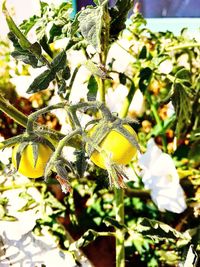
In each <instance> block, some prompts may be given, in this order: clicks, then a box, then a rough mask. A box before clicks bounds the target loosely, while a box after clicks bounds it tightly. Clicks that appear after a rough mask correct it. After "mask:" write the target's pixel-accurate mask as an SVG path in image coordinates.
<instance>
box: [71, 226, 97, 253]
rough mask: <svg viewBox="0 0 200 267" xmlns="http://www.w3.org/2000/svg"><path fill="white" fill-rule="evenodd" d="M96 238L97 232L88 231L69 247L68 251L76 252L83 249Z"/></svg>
mask: <svg viewBox="0 0 200 267" xmlns="http://www.w3.org/2000/svg"><path fill="white" fill-rule="evenodd" d="M97 237H98V232H96V231H94V230H92V229H89V230H88V231H87V232H85V233H84V234H83V235H82V237H81V238H79V239H78V240H77V241H76V242H74V243H72V244H71V245H70V246H69V251H77V250H78V249H79V248H80V247H85V246H87V245H88V244H90V243H91V242H93V241H94V240H95V239H96V238H97Z"/></svg>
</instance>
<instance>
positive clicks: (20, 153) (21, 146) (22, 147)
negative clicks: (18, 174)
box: [16, 142, 29, 170]
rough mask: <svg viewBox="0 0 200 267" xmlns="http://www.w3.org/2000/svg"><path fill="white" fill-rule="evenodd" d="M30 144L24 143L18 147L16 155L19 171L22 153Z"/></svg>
mask: <svg viewBox="0 0 200 267" xmlns="http://www.w3.org/2000/svg"><path fill="white" fill-rule="evenodd" d="M28 144H29V142H23V143H21V144H20V145H19V146H18V149H17V153H16V165H17V170H18V169H19V165H20V161H21V157H22V153H23V151H24V149H25V148H26V147H27V146H28Z"/></svg>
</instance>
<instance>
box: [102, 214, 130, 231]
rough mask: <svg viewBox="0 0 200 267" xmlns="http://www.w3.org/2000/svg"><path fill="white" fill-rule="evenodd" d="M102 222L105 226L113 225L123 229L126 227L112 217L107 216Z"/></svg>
mask: <svg viewBox="0 0 200 267" xmlns="http://www.w3.org/2000/svg"><path fill="white" fill-rule="evenodd" d="M103 222H104V223H105V224H106V225H107V226H114V227H115V228H117V229H120V230H123V229H126V226H125V225H123V224H121V223H119V222H118V221H117V220H115V219H113V218H109V217H106V218H105V219H104V220H103Z"/></svg>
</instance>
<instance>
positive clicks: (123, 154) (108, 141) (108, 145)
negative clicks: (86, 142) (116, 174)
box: [89, 124, 137, 169]
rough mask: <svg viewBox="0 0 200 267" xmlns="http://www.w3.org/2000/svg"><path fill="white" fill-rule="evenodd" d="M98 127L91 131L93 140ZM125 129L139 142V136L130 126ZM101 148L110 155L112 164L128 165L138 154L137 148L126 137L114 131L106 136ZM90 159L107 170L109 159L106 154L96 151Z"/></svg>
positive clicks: (125, 126) (90, 134) (100, 145)
mask: <svg viewBox="0 0 200 267" xmlns="http://www.w3.org/2000/svg"><path fill="white" fill-rule="evenodd" d="M97 127H98V125H95V126H94V127H93V128H92V129H91V130H90V131H89V136H90V137H91V138H92V136H93V134H95V132H96V129H97ZM123 127H124V128H126V129H127V130H128V131H129V132H130V133H131V134H132V135H133V136H134V137H135V139H136V140H137V134H136V132H135V131H134V130H133V128H132V127H131V126H130V125H128V124H125V125H124V126H123ZM99 147H100V148H102V149H103V150H104V151H105V152H106V153H107V154H108V155H110V160H111V161H112V162H114V163H116V164H121V165H126V164H128V163H129V162H130V161H131V159H132V158H133V157H134V156H135V154H136V152H137V148H136V147H135V146H134V145H133V144H132V143H131V142H130V141H129V140H128V139H127V138H126V137H124V136H123V135H122V134H121V133H119V132H117V131H116V130H114V129H113V130H111V131H110V132H109V133H108V134H107V135H106V137H105V138H104V139H103V141H102V142H101V143H100V144H99ZM90 159H91V161H92V162H93V163H95V164H96V165H97V166H99V167H100V168H102V169H106V160H107V158H106V156H105V153H100V152H98V151H97V150H95V151H94V152H93V153H92V155H91V157H90Z"/></svg>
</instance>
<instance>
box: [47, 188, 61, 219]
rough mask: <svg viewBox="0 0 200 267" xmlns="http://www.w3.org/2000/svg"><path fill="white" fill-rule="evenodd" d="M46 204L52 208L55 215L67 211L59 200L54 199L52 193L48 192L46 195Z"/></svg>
mask: <svg viewBox="0 0 200 267" xmlns="http://www.w3.org/2000/svg"><path fill="white" fill-rule="evenodd" d="M45 204H46V205H47V206H49V207H51V208H52V210H53V213H54V214H55V213H59V212H62V211H65V210H66V207H65V205H63V204H62V203H61V202H60V201H58V199H57V198H56V197H54V196H53V195H52V193H51V192H47V194H46V195H45Z"/></svg>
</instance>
